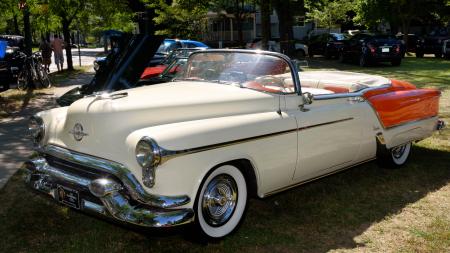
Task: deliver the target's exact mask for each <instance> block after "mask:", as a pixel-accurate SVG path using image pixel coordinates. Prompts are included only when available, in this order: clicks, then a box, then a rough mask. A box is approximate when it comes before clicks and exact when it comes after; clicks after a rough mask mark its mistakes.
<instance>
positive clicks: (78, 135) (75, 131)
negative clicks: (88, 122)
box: [69, 123, 88, 141]
mask: <svg viewBox="0 0 450 253" xmlns="http://www.w3.org/2000/svg"><path fill="white" fill-rule="evenodd" d="M69 134H72V135H73V138H74V139H75V140H76V141H81V140H82V139H83V137H84V136H87V135H88V134H87V133H85V132H83V126H82V125H81V124H80V123H76V124H75V126H73V128H72V130H71V131H69Z"/></svg>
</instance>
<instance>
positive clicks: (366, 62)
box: [359, 54, 369, 67]
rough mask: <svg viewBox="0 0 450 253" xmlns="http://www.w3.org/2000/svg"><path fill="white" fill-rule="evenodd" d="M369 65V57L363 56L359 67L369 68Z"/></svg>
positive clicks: (360, 58)
mask: <svg viewBox="0 0 450 253" xmlns="http://www.w3.org/2000/svg"><path fill="white" fill-rule="evenodd" d="M368 65H369V62H368V60H367V57H366V56H365V55H363V54H362V55H361V56H360V57H359V66H360V67H367V66H368Z"/></svg>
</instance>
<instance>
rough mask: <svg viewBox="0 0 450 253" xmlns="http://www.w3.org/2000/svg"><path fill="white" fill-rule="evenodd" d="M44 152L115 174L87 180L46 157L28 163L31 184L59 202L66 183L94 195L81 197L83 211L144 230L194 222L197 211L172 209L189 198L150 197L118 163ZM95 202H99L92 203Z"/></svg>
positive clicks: (47, 149)
mask: <svg viewBox="0 0 450 253" xmlns="http://www.w3.org/2000/svg"><path fill="white" fill-rule="evenodd" d="M40 152H41V155H45V154H51V155H53V156H57V157H59V158H62V159H64V160H66V161H71V162H77V164H80V166H89V167H90V168H92V169H97V170H98V171H99V172H102V173H105V172H107V173H109V174H110V175H111V176H103V177H98V178H87V177H83V176H80V175H78V174H76V173H73V172H68V171H65V170H63V169H59V168H56V167H54V166H51V165H50V164H49V163H48V161H47V160H46V158H44V156H39V157H37V158H34V159H31V160H29V161H28V162H26V163H25V166H26V170H27V176H26V182H27V184H28V185H30V186H31V187H32V188H34V189H36V190H39V191H41V192H44V193H46V194H48V195H50V196H52V197H53V198H54V199H55V200H59V196H58V184H60V183H62V184H64V185H70V186H71V187H74V188H76V189H83V191H85V192H88V194H89V195H91V196H89V197H85V198H83V196H80V202H81V203H80V206H79V208H80V209H81V210H83V211H84V210H86V211H90V212H94V213H97V214H101V215H104V216H108V217H112V218H114V219H117V220H120V221H123V222H126V223H131V224H134V225H139V226H144V227H170V226H177V225H182V224H186V223H189V222H192V221H193V219H194V213H193V210H192V209H190V208H181V209H168V208H173V207H178V206H181V205H184V204H186V203H189V201H190V199H189V197H188V196H159V195H152V194H149V193H147V192H145V191H144V188H143V187H142V186H141V185H140V184H139V182H138V181H137V180H136V178H134V176H133V174H132V173H131V172H129V171H128V170H127V169H125V168H124V167H123V166H119V167H117V166H118V164H113V163H114V162H110V161H107V160H103V159H101V158H96V157H91V156H87V155H84V154H80V153H76V152H73V151H69V150H67V149H63V148H60V147H55V146H47V147H45V148H44V149H43V150H40ZM99 168H101V169H99ZM114 168H116V169H117V168H120V170H119V171H117V170H115V169H114ZM117 179H119V180H117ZM93 199H97V200H98V201H91V200H93ZM96 202H97V203H96ZM130 202H132V203H130ZM99 203H102V204H99Z"/></svg>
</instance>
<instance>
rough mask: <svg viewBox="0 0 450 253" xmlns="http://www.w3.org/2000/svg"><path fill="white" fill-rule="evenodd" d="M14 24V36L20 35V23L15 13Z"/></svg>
mask: <svg viewBox="0 0 450 253" xmlns="http://www.w3.org/2000/svg"><path fill="white" fill-rule="evenodd" d="M13 23H14V34H16V35H19V34H20V30H19V22H17V14H15V13H14V15H13Z"/></svg>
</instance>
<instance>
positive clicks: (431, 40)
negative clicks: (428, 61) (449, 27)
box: [416, 30, 450, 58]
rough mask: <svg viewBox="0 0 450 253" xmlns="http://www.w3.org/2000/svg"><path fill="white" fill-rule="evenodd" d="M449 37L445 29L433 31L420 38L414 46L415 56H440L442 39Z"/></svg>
mask: <svg viewBox="0 0 450 253" xmlns="http://www.w3.org/2000/svg"><path fill="white" fill-rule="evenodd" d="M446 39H450V37H449V35H448V33H447V31H445V30H443V31H435V32H432V33H430V35H429V36H426V37H424V38H422V39H420V40H419V41H418V42H417V46H416V57H418V58H422V57H423V55H424V54H434V56H435V57H437V58H440V57H442V46H443V43H444V40H446Z"/></svg>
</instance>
